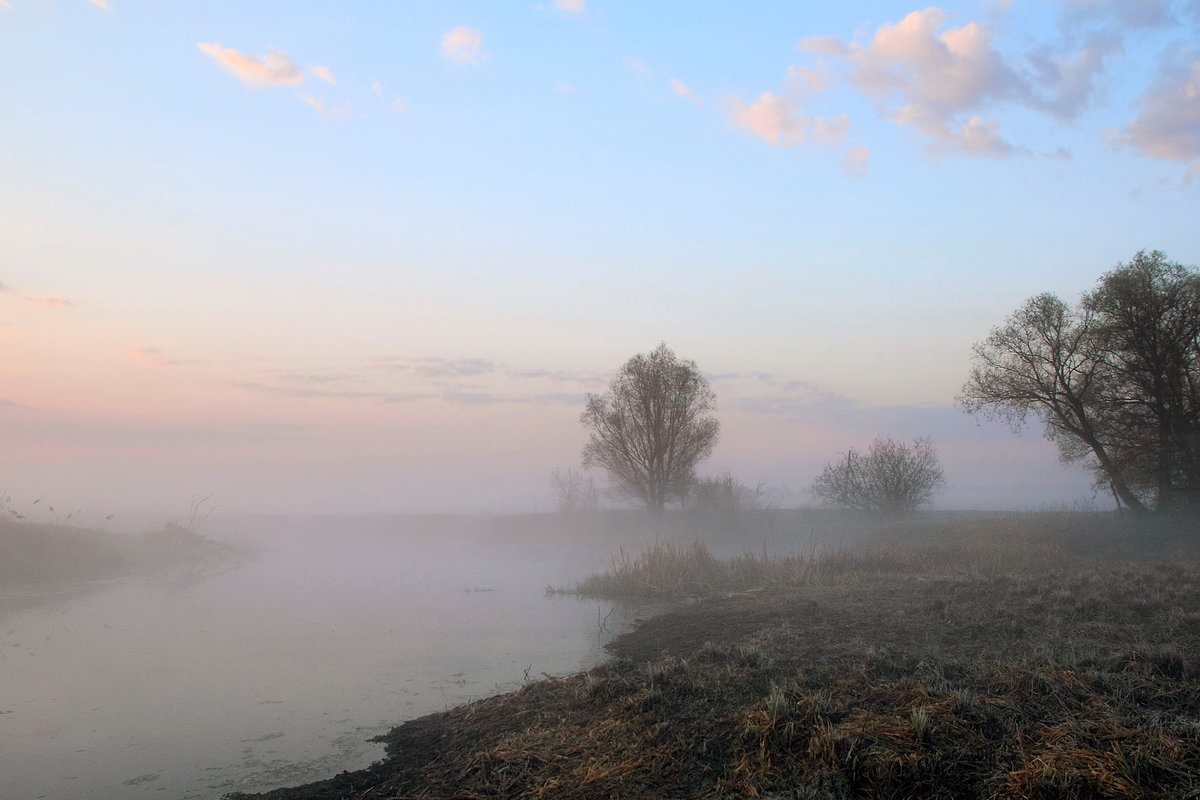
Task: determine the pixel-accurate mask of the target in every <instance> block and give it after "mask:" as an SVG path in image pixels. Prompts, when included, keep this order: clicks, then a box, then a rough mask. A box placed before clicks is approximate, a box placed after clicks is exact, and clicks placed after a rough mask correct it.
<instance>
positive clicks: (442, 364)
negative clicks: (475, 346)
mask: <svg viewBox="0 0 1200 800" xmlns="http://www.w3.org/2000/svg"><path fill="white" fill-rule="evenodd" d="M374 364H375V365H376V366H379V367H385V368H387V369H397V370H405V371H409V372H413V373H415V374H417V375H420V376H422V377H425V378H441V377H449V376H454V377H463V376H476V375H485V374H487V373H491V372H495V371H496V370H497V368H498V365H497V364H496V362H494V361H492V360H491V359H487V358H440V357H437V356H421V357H418V358H410V357H404V356H384V357H381V358H377V359H374Z"/></svg>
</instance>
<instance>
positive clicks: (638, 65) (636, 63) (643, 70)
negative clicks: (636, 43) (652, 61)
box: [621, 56, 650, 76]
mask: <svg viewBox="0 0 1200 800" xmlns="http://www.w3.org/2000/svg"><path fill="white" fill-rule="evenodd" d="M621 63H622V64H624V65H625V66H627V67H629V68H630V69H631V70H633V71H634V72H636V73H638V74H639V75H647V76H648V75H650V68H649V67H647V66H646V62H645V61H642V60H641V59H640V58H634V57H632V56H628V57H626V58H623V59H621Z"/></svg>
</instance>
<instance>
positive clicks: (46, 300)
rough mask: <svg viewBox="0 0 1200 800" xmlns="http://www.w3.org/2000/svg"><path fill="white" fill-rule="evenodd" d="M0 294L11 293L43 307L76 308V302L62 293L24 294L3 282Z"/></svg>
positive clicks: (0, 285)
mask: <svg viewBox="0 0 1200 800" xmlns="http://www.w3.org/2000/svg"><path fill="white" fill-rule="evenodd" d="M0 294H6V295H10V296H12V297H15V298H17V299H19V300H24V301H26V302H28V303H33V304H34V305H39V306H41V307H42V308H74V306H75V304H74V303H72V302H71V301H70V300H68V299H67V298H65V297H63V296H61V295H56V294H54V295H34V294H24V293H22V292H18V291H16V290H15V289H13V288H12V287H11V286H7V285H6V284H3V283H0Z"/></svg>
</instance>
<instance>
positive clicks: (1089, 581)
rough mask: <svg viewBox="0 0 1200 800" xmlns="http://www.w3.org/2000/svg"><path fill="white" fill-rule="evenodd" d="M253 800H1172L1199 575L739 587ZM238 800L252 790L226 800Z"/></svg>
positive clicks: (1158, 569) (1191, 712)
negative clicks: (337, 770) (376, 751)
mask: <svg viewBox="0 0 1200 800" xmlns="http://www.w3.org/2000/svg"><path fill="white" fill-rule="evenodd" d="M609 650H610V652H611V653H612V654H613V656H612V659H611V660H610V661H609V662H608V663H606V664H603V665H601V666H599V667H596V668H595V669H593V670H590V671H588V672H585V673H580V674H577V675H571V676H567V677H564V678H554V679H548V680H543V681H538V682H533V683H530V684H528V685H526V686H524V687H523V688H521V689H519V690H517V691H514V692H510V693H508V694H503V695H499V696H496V697H491V698H487V699H484V700H481V701H478V702H476V703H472V704H470V705H467V706H463V707H460V708H455V709H452V710H450V711H447V712H444V713H440V714H433V715H429V716H426V717H421V718H419V719H416V720H413V721H411V722H408V723H405V724H403V725H400V726H398V727H396V728H394V729H392V730H391V731H390V732H389V733H388V734H386V735H385V736H383V737H381V741H383V742H384V743H385V744H386V746H387V754H388V755H387V757H386V758H385V760H383V761H381V762H380V763H378V764H376V765H374V766H372V767H371V768H370V769H367V770H362V771H359V772H353V773H343V774H342V775H339V776H337V777H335V778H332V779H330V780H326V781H321V782H318V783H313V784H308V785H305V786H300V787H296V788H290V789H279V790H276V791H272V792H268V793H266V794H262V795H253V796H254V797H260V798H269V799H270V800H300V799H301V798H311V799H312V800H329V799H331V798H385V797H386V798H396V797H426V798H433V797H436V798H443V797H444V798H451V797H467V798H475V797H478V798H483V797H562V798H601V797H627V796H637V797H663V798H667V797H744V796H756V795H759V794H772V793H774V794H783V795H785V796H794V797H812V798H817V797H924V796H931V795H938V796H946V797H995V798H1011V799H1012V800H1017V799H1018V798H1034V797H1080V798H1084V797H1094V796H1112V797H1148V796H1155V797H1167V798H1171V797H1179V798H1182V797H1188V796H1192V795H1191V794H1189V792H1193V791H1194V789H1195V787H1196V786H1197V785H1200V736H1198V735H1197V733H1196V731H1197V730H1200V682H1198V680H1197V679H1200V563H1197V562H1196V561H1194V560H1187V561H1178V562H1176V563H1155V564H1142V565H1139V566H1136V567H1133V566H1126V565H1114V564H1090V563H1089V564H1074V565H1072V566H1070V567H1068V568H1065V569H1061V570H1048V571H1044V572H1042V573H1040V574H1036V575H997V576H993V577H978V576H971V575H963V576H943V577H937V578H929V577H920V576H916V577H914V576H904V577H896V578H891V579H886V580H876V581H872V582H864V583H858V584H853V585H838V586H813V587H807V588H799V589H787V590H770V589H764V590H762V591H756V592H749V593H741V594H738V595H734V596H725V597H721V598H714V599H709V600H705V601H704V602H702V603H700V604H698V605H695V606H692V607H689V608H684V609H679V610H676V611H671V612H667V613H664V614H662V615H659V616H656V617H653V618H651V619H649V620H647V621H645V622H644V623H643V624H642V625H641V626H640V627H639V628H638V629H636V630H634V631H632V632H629V633H626V634H624V635H622V636H619V637H617V638H616V639H615V640H614V641H613V642H612V643H611V644H610V645H609ZM239 797H243V798H244V797H250V796H248V795H247V796H239Z"/></svg>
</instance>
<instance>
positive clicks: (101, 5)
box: [88, 0, 108, 11]
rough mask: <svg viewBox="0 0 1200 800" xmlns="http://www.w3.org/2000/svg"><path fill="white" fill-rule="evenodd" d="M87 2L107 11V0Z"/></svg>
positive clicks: (89, 0)
mask: <svg viewBox="0 0 1200 800" xmlns="http://www.w3.org/2000/svg"><path fill="white" fill-rule="evenodd" d="M88 2H89V3H91V4H92V5H94V6H96V7H97V8H103V9H104V10H105V11H108V0H88Z"/></svg>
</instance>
